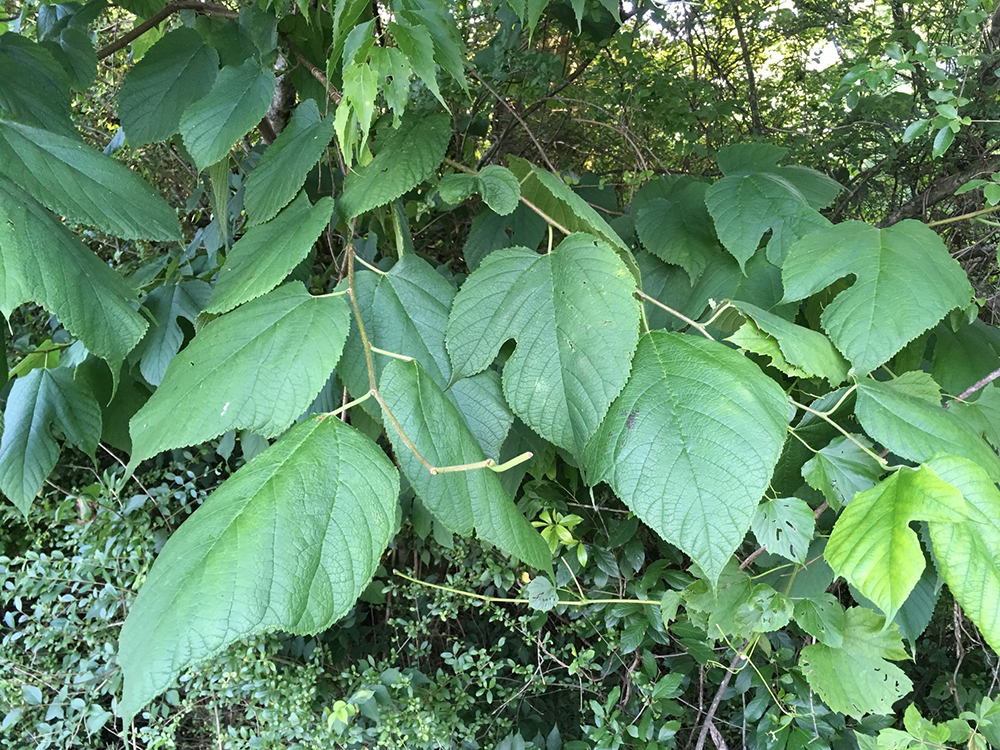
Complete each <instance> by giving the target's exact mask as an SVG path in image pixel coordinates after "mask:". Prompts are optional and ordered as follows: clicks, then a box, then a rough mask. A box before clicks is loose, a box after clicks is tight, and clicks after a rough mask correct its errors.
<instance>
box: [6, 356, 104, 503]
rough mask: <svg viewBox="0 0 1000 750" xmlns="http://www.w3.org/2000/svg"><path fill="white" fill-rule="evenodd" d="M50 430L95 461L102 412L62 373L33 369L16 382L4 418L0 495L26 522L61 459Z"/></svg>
mask: <svg viewBox="0 0 1000 750" xmlns="http://www.w3.org/2000/svg"><path fill="white" fill-rule="evenodd" d="M53 425H54V426H57V427H58V428H59V429H60V430H61V431H62V434H63V436H64V437H65V439H66V442H68V443H70V444H72V445H75V446H77V447H78V448H80V449H81V450H83V451H84V452H85V453H88V454H90V455H91V456H93V455H94V452H95V451H96V450H97V441H98V440H100V437H101V407H100V406H99V405H98V403H97V400H96V399H95V398H94V396H93V394H92V393H91V392H90V391H89V390H88V389H87V388H86V387H85V386H83V385H82V384H81V383H78V382H77V381H75V380H74V379H73V373H72V372H71V371H70V370H68V369H66V368H57V369H54V370H43V369H35V370H32V371H31V372H29V373H28V374H27V375H25V376H24V377H20V378H18V379H17V380H15V381H14V384H13V385H12V386H11V389H10V394H9V395H8V396H7V405H6V407H5V408H4V413H3V439H2V440H0V490H3V494H4V495H6V496H7V499H9V500H10V501H11V502H12V503H14V505H16V506H17V507H18V509H20V511H21V512H22V513H24V515H25V516H27V515H28V510H29V509H30V507H31V501H32V500H33V499H34V497H35V495H37V494H38V491H39V490H40V489H41V488H42V485H43V484H44V482H45V479H46V478H47V477H48V476H49V473H50V472H51V471H52V469H53V468H55V465H56V461H57V460H58V459H59V443H58V441H56V438H55V436H54V435H53V434H52V427H53Z"/></svg>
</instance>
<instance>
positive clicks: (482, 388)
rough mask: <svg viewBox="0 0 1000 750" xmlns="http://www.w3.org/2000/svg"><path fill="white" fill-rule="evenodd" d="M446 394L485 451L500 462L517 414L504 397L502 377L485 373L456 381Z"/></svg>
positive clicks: (491, 372)
mask: <svg viewBox="0 0 1000 750" xmlns="http://www.w3.org/2000/svg"><path fill="white" fill-rule="evenodd" d="M445 393H446V394H447V396H448V398H450V399H451V400H452V402H453V403H454V404H455V406H457V407H458V410H459V412H461V414H462V416H463V417H464V418H465V422H466V424H467V425H468V426H469V429H470V430H472V434H473V435H475V436H476V441H477V442H478V443H479V445H480V447H481V448H482V449H483V452H484V453H485V454H486V455H487V456H489V457H490V458H492V459H494V460H499V458H500V449H501V448H502V447H503V443H504V441H505V440H506V439H507V434H508V433H509V432H510V428H511V425H512V424H513V423H514V415H513V414H512V413H511V411H510V408H509V407H508V406H507V402H506V401H505V400H504V397H503V390H502V386H501V384H500V375H498V374H497V373H496V372H495V371H493V370H485V371H484V372H481V373H479V374H478V375H473V376H472V377H471V378H461V379H460V380H456V381H455V382H454V383H452V384H451V386H450V387H449V388H448V389H447V390H446V391H445Z"/></svg>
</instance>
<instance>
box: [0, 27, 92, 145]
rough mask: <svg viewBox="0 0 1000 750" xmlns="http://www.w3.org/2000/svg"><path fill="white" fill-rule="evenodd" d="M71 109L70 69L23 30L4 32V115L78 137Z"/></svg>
mask: <svg viewBox="0 0 1000 750" xmlns="http://www.w3.org/2000/svg"><path fill="white" fill-rule="evenodd" d="M70 111H71V110H70V100H69V82H68V80H67V77H66V71H65V70H64V69H63V68H62V66H61V65H59V63H58V62H56V60H55V58H54V57H53V56H52V53H51V52H49V51H48V50H47V49H45V48H44V47H42V46H40V45H38V44H36V43H35V42H33V41H31V40H30V39H28V38H27V37H24V36H21V35H20V34H14V33H7V34H3V35H0V117H4V118H9V119H11V120H16V121H18V122H22V123H24V124H25V125H31V126H33V127H36V128H45V129H47V130H50V131H52V132H53V133H58V134H60V135H65V136H69V137H77V136H78V135H79V134H78V133H77V131H76V127H75V126H74V125H73V121H72V119H71V117H70Z"/></svg>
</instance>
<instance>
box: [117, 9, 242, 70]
mask: <svg viewBox="0 0 1000 750" xmlns="http://www.w3.org/2000/svg"><path fill="white" fill-rule="evenodd" d="M181 10H193V11H195V12H196V13H204V14H205V15H208V16H222V17H223V18H239V17H240V14H239V12H238V11H235V10H233V9H232V8H227V7H226V6H225V5H217V4H216V3H203V2H199V1H198V0H174V1H173V2H170V3H167V4H166V5H164V6H163V8H161V9H160V11H159V12H157V13H154V14H153V15H151V16H150V17H149V18H147V19H146V20H145V21H143V22H142V23H140V24H139V25H138V26H136V27H135V28H134V29H132V30H131V31H129V32H127V33H126V34H123V35H122V36H120V37H119V38H118V39H115V41H113V42H111V44H108V45H106V46H104V47H101V49H100V50H98V52H97V59H98V60H103V59H104V58H105V57H108V56H109V55H113V54H114V53H115V52H117V51H118V50H120V49H124V48H125V47H127V46H128V45H130V44H131V43H132V42H134V41H135V40H136V39H138V38H139V37H141V36H142V35H143V34H145V33H146V32H147V31H149V30H150V29H152V28H154V27H156V26H159V25H160V24H161V23H163V21H164V20H165V19H166V18H167V17H168V16H170V15H172V14H174V13H176V12H178V11H181Z"/></svg>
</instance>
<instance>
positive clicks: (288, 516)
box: [118, 417, 399, 724]
mask: <svg viewBox="0 0 1000 750" xmlns="http://www.w3.org/2000/svg"><path fill="white" fill-rule="evenodd" d="M398 495H399V475H398V474H397V472H396V470H395V468H394V467H393V466H392V464H391V463H390V461H389V459H388V458H386V455H385V453H384V452H383V451H382V450H381V449H380V448H378V446H376V445H375V443H373V442H372V441H371V440H369V439H368V438H366V437H364V436H362V435H361V434H360V433H358V432H356V431H355V430H353V429H352V428H350V427H348V426H347V425H345V424H344V423H343V422H341V421H340V420H339V419H323V418H322V417H317V418H311V419H307V420H306V421H304V422H302V423H301V424H299V425H296V426H295V427H294V428H293V429H292V430H291V431H290V432H289V433H288V434H287V435H285V436H284V437H283V438H282V439H281V440H279V441H278V442H277V443H275V444H274V445H273V446H271V447H270V448H269V449H268V450H266V451H265V452H264V453H261V454H260V455H259V456H257V457H256V458H255V459H253V460H252V461H250V462H249V463H248V464H246V465H245V466H244V467H243V468H242V469H240V470H239V471H238V472H237V473H236V474H234V475H233V476H232V477H231V478H230V479H228V480H226V481H225V482H223V484H222V486H220V487H219V489H217V490H216V491H215V492H214V493H213V494H212V495H211V496H210V497H209V498H208V500H207V501H206V502H205V504H204V505H202V506H201V507H200V508H199V509H198V510H197V511H195V513H194V514H193V515H192V516H191V517H190V518H188V519H187V520H186V521H185V522H184V523H183V524H182V525H181V526H180V527H179V528H178V529H177V531H175V532H174V533H173V534H172V535H171V536H170V539H168V540H167V543H166V545H165V546H164V547H163V551H162V552H160V554H159V556H158V557H157V559H156V562H155V563H154V565H153V568H152V570H151V571H150V573H149V576H148V578H146V580H145V582H144V583H143V584H142V588H141V589H140V590H139V595H138V597H137V598H136V600H135V602H134V603H133V604H132V606H131V608H130V609H129V613H128V617H127V618H126V619H125V625H124V626H123V627H122V632H121V640H120V642H119V648H118V663H119V664H120V665H121V667H122V671H123V673H124V676H125V688H124V695H123V697H122V701H121V703H120V704H119V711H118V712H119V716H121V717H123V718H124V720H125V723H126V724H128V723H129V722H130V721H131V719H132V717H133V716H135V714H136V713H137V712H138V711H139V709H141V708H142V707H143V706H144V705H145V704H147V703H148V702H149V701H150V700H152V699H153V698H155V697H156V696H157V695H158V694H160V693H161V692H163V691H164V690H166V689H167V688H168V687H170V685H171V684H172V683H173V682H174V680H175V679H176V678H177V676H178V675H179V674H180V673H181V672H182V671H184V669H186V668H187V667H189V666H191V665H192V664H195V663H197V662H198V661H201V660H203V659H206V658H208V657H210V656H213V655H214V654H217V653H219V652H220V651H221V650H222V649H224V648H225V647H226V646H228V645H229V644H230V643H233V642H234V641H237V640H240V639H242V638H248V637H250V636H252V635H255V634H258V633H264V632H269V631H273V630H284V631H286V632H289V633H296V634H311V633H318V632H320V631H322V630H325V629H326V628H328V627H330V625H332V624H333V623H334V622H336V621H337V620H338V619H340V618H341V617H343V616H344V615H345V614H347V613H348V612H349V611H350V609H351V607H353V606H354V602H355V600H356V599H357V597H358V596H359V595H360V594H361V592H363V591H364V590H365V588H366V587H367V586H368V584H369V582H370V581H371V579H372V575H373V574H374V572H375V569H376V567H377V566H378V564H379V560H380V559H381V557H382V553H383V552H384V550H385V547H386V545H387V544H388V543H389V540H390V539H391V538H392V534H393V531H394V526H395V513H396V503H397V498H398Z"/></svg>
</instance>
